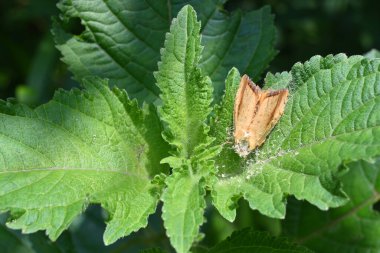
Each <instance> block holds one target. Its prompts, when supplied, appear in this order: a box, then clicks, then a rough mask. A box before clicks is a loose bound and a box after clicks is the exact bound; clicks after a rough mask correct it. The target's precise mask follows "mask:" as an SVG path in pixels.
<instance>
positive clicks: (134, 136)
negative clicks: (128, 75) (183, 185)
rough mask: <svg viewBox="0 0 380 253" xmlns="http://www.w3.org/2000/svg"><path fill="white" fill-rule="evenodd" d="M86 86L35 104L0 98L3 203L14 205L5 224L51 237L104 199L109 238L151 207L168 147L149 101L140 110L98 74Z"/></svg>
mask: <svg viewBox="0 0 380 253" xmlns="http://www.w3.org/2000/svg"><path fill="white" fill-rule="evenodd" d="M83 85H84V89H83V90H72V91H70V92H63V91H60V92H57V93H56V95H55V97H54V99H53V100H52V101H51V102H49V103H47V104H46V105H43V106H40V107H38V108H36V109H35V110H32V109H29V108H28V107H26V106H22V105H17V104H11V103H10V102H3V103H2V104H1V107H0V108H1V112H2V113H1V114H0V117H1V122H2V123H1V127H0V131H1V143H2V145H1V154H2V156H1V157H2V159H1V162H0V170H1V177H0V193H1V194H0V200H1V201H0V209H1V210H3V211H4V210H11V213H12V221H10V222H9V223H8V226H9V227H11V228H16V229H22V230H23V232H26V233H30V232H34V231H37V230H40V229H46V230H47V234H48V235H49V237H50V238H51V239H53V240H54V239H56V238H57V237H58V236H59V234H60V233H61V232H62V231H63V230H65V229H66V228H67V227H68V226H69V224H70V223H71V222H72V221H73V219H74V218H75V217H76V216H77V215H78V214H79V213H81V212H82V210H83V208H85V207H86V206H87V205H88V204H89V203H101V204H102V206H103V207H104V208H105V209H106V210H107V211H108V212H109V214H110V220H109V222H108V226H107V229H106V231H105V234H104V240H105V242H106V243H112V242H114V241H115V240H117V239H118V238H120V237H122V236H125V235H128V234H129V233H131V232H133V231H135V230H137V229H139V228H140V227H142V226H145V225H146V224H147V217H148V215H149V214H150V213H152V212H154V210H155V207H156V204H157V200H158V195H157V194H153V193H154V192H155V191H157V190H154V186H153V185H151V183H150V178H151V177H152V176H153V175H155V174H157V173H158V172H160V171H163V172H164V171H166V169H165V167H163V166H159V161H160V160H161V159H162V157H163V156H165V153H166V152H165V151H166V150H167V147H166V145H165V144H164V142H163V141H162V139H161V136H160V131H161V125H160V123H159V121H158V117H157V115H156V112H155V109H154V108H153V107H152V106H144V109H142V110H140V109H139V108H138V106H137V102H136V101H131V100H129V99H128V97H127V95H126V93H125V92H123V91H120V90H118V89H114V90H110V89H109V88H108V87H107V82H105V81H102V80H99V79H96V78H92V79H89V80H86V81H84V84H83ZM15 154H17V156H15ZM126 186H128V187H126ZM126 224H128V226H126Z"/></svg>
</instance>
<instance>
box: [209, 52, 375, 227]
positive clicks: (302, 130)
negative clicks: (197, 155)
mask: <svg viewBox="0 0 380 253" xmlns="http://www.w3.org/2000/svg"><path fill="white" fill-rule="evenodd" d="M379 66H380V60H379V59H374V60H368V59H365V58H364V57H361V56H353V57H350V58H347V57H346V56H345V55H342V54H340V55H337V56H327V57H325V58H322V57H320V56H316V57H313V58H311V59H310V61H308V62H306V63H304V64H301V63H297V64H296V65H295V66H294V67H293V69H292V71H291V73H290V74H282V75H277V76H270V78H269V79H267V81H269V83H267V84H266V87H267V88H271V85H272V83H270V82H272V81H274V83H273V85H274V86H276V87H279V84H278V81H284V82H287V84H288V85H289V87H288V88H289V89H290V91H291V93H290V98H289V101H288V103H287V105H286V109H285V113H284V115H283V116H282V118H281V120H280V122H279V123H278V124H277V126H276V127H275V128H274V130H273V131H272V133H271V134H270V135H269V138H268V139H267V140H266V142H265V144H264V145H263V146H262V147H261V148H260V149H259V150H257V152H256V153H255V154H253V155H252V157H250V158H248V159H247V160H246V161H245V165H244V166H243V167H240V166H239V164H235V167H234V168H235V170H234V171H235V172H236V174H237V175H236V174H235V175H228V177H227V178H226V177H223V176H222V175H221V174H220V175H219V179H220V180H219V181H218V182H217V183H216V184H215V185H214V188H213V191H212V193H213V196H214V204H215V206H216V207H217V208H218V210H219V211H220V212H221V213H222V215H223V216H224V217H226V218H227V219H229V220H233V219H234V217H235V211H234V208H235V203H236V200H237V199H238V198H239V197H240V196H243V197H244V198H245V199H247V200H248V202H249V204H250V206H251V208H253V209H258V210H259V211H260V212H261V213H263V214H266V215H269V216H272V217H278V218H282V217H284V215H285V196H286V195H289V194H290V195H294V196H295V197H296V198H297V199H306V200H307V201H309V202H310V203H312V204H314V205H316V206H318V207H319V208H321V209H324V210H325V209H327V208H328V207H336V206H340V205H342V204H344V203H346V201H347V198H346V195H345V194H344V192H343V191H342V190H341V188H340V183H339V181H338V179H337V176H338V175H339V173H340V171H339V169H338V168H339V165H340V164H341V163H342V162H343V161H350V160H357V159H369V158H372V157H374V156H377V155H379V154H380V114H379V113H378V111H379V110H380V88H379V87H380V83H379V80H380V67H379ZM289 75H291V79H290V78H289V77H290V76H289ZM289 80H291V81H290V82H289ZM230 166H233V164H232V165H230ZM241 170H243V171H242V172H241Z"/></svg>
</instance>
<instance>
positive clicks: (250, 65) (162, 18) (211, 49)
mask: <svg viewBox="0 0 380 253" xmlns="http://www.w3.org/2000/svg"><path fill="white" fill-rule="evenodd" d="M224 2H225V0H194V1H190V4H191V5H192V6H193V7H194V9H195V10H196V11H197V13H198V17H199V19H200V21H201V23H202V29H201V32H202V34H203V37H202V45H204V50H203V57H202V60H201V67H202V69H203V70H204V72H205V74H207V75H209V76H210V77H211V79H212V80H213V85H214V88H215V96H216V98H218V97H220V95H221V94H222V92H223V90H224V78H225V76H226V75H227V72H228V70H229V69H230V68H231V67H232V66H236V67H237V68H238V69H239V70H240V71H241V72H243V73H249V74H250V75H251V76H252V77H254V79H257V78H258V77H259V75H260V74H261V73H262V71H263V70H264V69H265V68H266V67H267V65H268V63H269V62H270V60H272V58H273V57H274V55H275V53H276V51H275V50H274V49H273V47H274V43H275V37H276V34H275V28H274V25H273V17H272V15H271V14H270V8H269V7H264V8H262V9H260V10H257V11H252V12H248V13H242V12H240V11H238V12H233V13H226V12H225V11H223V6H222V5H223V3H224ZM188 3H189V1H185V0H179V1H169V2H168V1H151V0H149V1H140V0H129V1H126V0H120V1H101V0H94V1H91V3H89V2H88V1H81V0H61V1H60V3H59V4H58V7H59V8H60V10H61V12H62V15H61V16H60V17H61V19H60V22H56V23H55V25H54V28H53V33H54V37H55V40H56V43H57V47H58V49H59V50H60V51H61V53H62V55H63V61H64V62H65V63H66V64H67V65H68V66H69V68H70V70H71V71H72V72H73V73H74V75H75V77H76V79H78V80H80V79H82V78H83V77H85V76H88V75H96V76H100V77H106V78H109V79H110V80H111V83H112V84H115V85H117V86H119V87H122V88H126V89H127V91H128V94H129V95H130V96H131V97H133V98H138V99H139V101H140V102H142V101H154V100H156V99H157V98H158V95H159V90H158V88H157V87H156V86H155V82H154V78H153V72H154V71H156V70H157V62H158V60H159V58H160V48H161V47H162V46H163V44H164V40H165V33H166V32H168V31H169V27H170V23H171V19H172V17H173V16H176V15H177V13H178V12H179V10H180V9H181V8H182V7H183V6H185V5H186V4H188ZM75 18H79V19H80V20H81V23H82V25H83V26H84V28H85V31H84V32H83V33H81V34H80V35H73V34H71V33H70V32H68V31H65V30H64V28H63V27H65V23H68V22H69V21H70V20H72V19H75Z"/></svg>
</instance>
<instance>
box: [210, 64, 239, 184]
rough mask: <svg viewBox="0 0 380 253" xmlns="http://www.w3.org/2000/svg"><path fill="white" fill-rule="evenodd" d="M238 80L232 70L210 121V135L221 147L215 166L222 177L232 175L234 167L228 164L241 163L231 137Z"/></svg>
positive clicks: (234, 70)
mask: <svg viewBox="0 0 380 253" xmlns="http://www.w3.org/2000/svg"><path fill="white" fill-rule="evenodd" d="M240 79H241V77H240V73H239V71H238V70H237V69H236V68H232V69H231V71H230V72H229V73H228V75H227V78H226V85H225V86H226V90H225V94H224V96H223V98H222V100H221V102H220V103H219V104H217V105H216V106H215V108H214V114H215V115H214V117H213V119H212V120H211V131H210V135H211V136H213V137H215V144H216V145H221V147H222V150H221V152H220V153H219V154H218V156H217V157H215V166H216V168H217V169H218V171H219V172H220V175H221V176H222V177H225V176H226V175H227V174H229V173H233V172H231V171H230V169H231V170H234V169H235V167H230V166H229V164H234V165H235V164H238V163H239V162H240V161H241V159H240V157H239V155H237V154H236V152H235V151H234V149H233V148H232V145H233V144H234V141H235V140H234V137H233V112H234V104H235V97H236V92H237V90H238V88H239V84H240ZM235 173H236V172H235Z"/></svg>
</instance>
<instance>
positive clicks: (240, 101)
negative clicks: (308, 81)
mask: <svg viewBox="0 0 380 253" xmlns="http://www.w3.org/2000/svg"><path fill="white" fill-rule="evenodd" d="M288 94H289V92H288V90H287V89H282V90H261V89H260V87H259V86H257V85H255V84H254V83H253V82H252V81H251V80H250V79H249V77H248V76H247V75H244V76H243V77H242V78H241V80H240V85H239V89H238V91H237V93H236V98H235V106H234V137H235V146H234V147H235V150H236V152H237V153H238V154H239V155H240V156H241V157H246V156H247V155H248V154H249V153H250V152H251V151H252V150H253V149H255V148H257V147H259V146H260V145H262V144H263V143H264V141H265V139H266V137H267V135H268V134H269V132H270V131H271V130H272V128H273V127H274V126H275V125H276V124H277V122H278V120H279V119H280V117H281V115H282V114H283V113H284V110H285V104H286V102H287V100H288Z"/></svg>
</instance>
